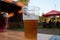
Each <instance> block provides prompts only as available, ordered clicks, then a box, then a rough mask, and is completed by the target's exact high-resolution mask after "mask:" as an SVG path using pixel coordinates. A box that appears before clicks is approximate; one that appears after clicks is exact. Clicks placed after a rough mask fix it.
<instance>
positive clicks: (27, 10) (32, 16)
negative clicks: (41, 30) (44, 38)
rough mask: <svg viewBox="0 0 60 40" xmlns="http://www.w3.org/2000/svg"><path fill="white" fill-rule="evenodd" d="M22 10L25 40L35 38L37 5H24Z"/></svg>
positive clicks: (34, 39)
mask: <svg viewBox="0 0 60 40" xmlns="http://www.w3.org/2000/svg"><path fill="white" fill-rule="evenodd" d="M22 10H23V22H24V32H25V40H37V28H38V20H39V7H34V6H25V7H23V8H22Z"/></svg>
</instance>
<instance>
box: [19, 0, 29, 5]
mask: <svg viewBox="0 0 60 40" xmlns="http://www.w3.org/2000/svg"><path fill="white" fill-rule="evenodd" d="M19 1H20V2H21V3H23V4H24V5H28V2H29V0H19Z"/></svg>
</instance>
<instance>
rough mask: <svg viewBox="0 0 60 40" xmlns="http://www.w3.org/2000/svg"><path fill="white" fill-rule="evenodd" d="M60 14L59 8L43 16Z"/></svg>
mask: <svg viewBox="0 0 60 40" xmlns="http://www.w3.org/2000/svg"><path fill="white" fill-rule="evenodd" d="M59 15H60V11H57V10H52V11H50V12H48V13H46V14H43V16H45V17H49V16H59Z"/></svg>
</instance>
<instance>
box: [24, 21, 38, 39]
mask: <svg viewBox="0 0 60 40" xmlns="http://www.w3.org/2000/svg"><path fill="white" fill-rule="evenodd" d="M37 26H38V20H24V30H25V38H26V40H37Z"/></svg>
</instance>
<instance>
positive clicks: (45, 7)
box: [28, 0, 60, 16]
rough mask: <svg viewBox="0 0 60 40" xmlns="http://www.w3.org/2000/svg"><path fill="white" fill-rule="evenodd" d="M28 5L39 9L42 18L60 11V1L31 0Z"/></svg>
mask: <svg viewBox="0 0 60 40" xmlns="http://www.w3.org/2000/svg"><path fill="white" fill-rule="evenodd" d="M28 5H29V6H36V7H39V8H40V11H39V15H40V16H41V15H42V13H44V14H46V13H47V12H49V11H51V10H60V0H30V1H29V4H28Z"/></svg>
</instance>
